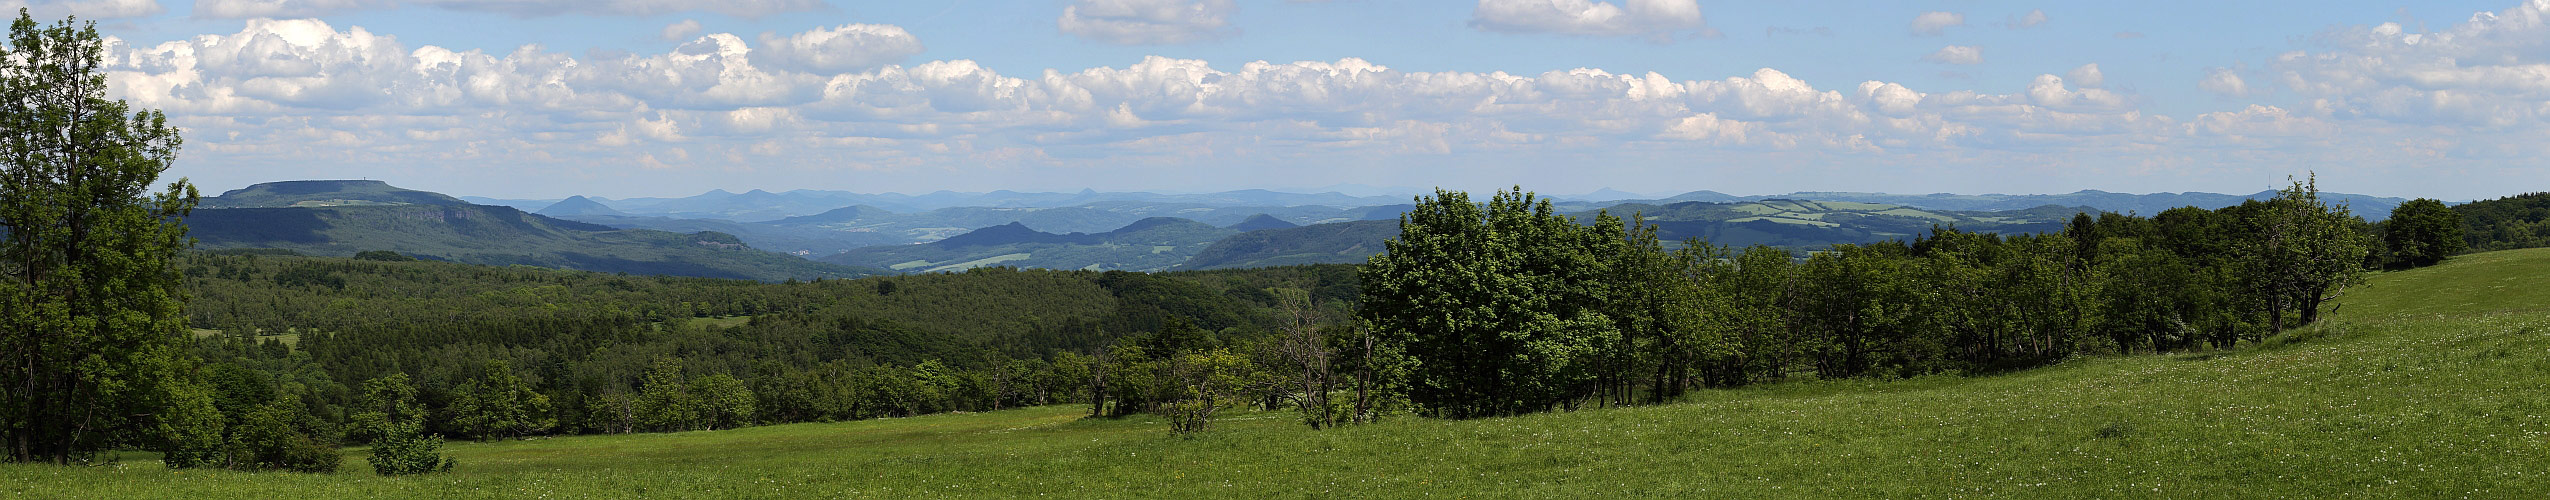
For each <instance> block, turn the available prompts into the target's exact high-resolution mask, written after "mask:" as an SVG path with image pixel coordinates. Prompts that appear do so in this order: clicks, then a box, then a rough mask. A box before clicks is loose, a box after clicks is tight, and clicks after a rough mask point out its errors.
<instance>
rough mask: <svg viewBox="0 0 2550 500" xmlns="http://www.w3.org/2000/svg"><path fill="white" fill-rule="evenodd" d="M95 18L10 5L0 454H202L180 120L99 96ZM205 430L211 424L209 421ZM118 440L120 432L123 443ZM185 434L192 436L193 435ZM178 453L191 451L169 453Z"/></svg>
mask: <svg viewBox="0 0 2550 500" xmlns="http://www.w3.org/2000/svg"><path fill="white" fill-rule="evenodd" d="M104 50H105V44H104V42H103V41H102V40H101V39H100V37H99V36H98V33H97V29H96V27H95V24H94V23H90V24H82V25H74V24H72V23H71V22H70V21H63V22H60V23H55V24H53V25H51V26H39V25H38V24H37V23H36V21H35V19H34V18H33V17H31V16H29V15H28V14H27V13H26V10H25V9H20V10H19V13H18V19H17V21H16V22H15V23H13V24H11V25H10V30H9V44H8V47H7V48H6V49H5V50H0V234H5V236H0V372H6V373H8V374H9V376H7V377H0V379H5V381H0V448H5V451H0V455H5V457H6V459H7V460H10V461H49V462H57V463H71V462H80V461H85V460H87V459H88V458H89V457H90V456H91V455H92V454H94V453H95V452H97V451H98V450H101V449H104V448H105V447H108V446H113V445H117V444H144V443H150V444H156V445H158V446H161V447H162V448H164V449H165V450H166V451H169V452H170V453H171V455H169V456H171V457H200V456H203V451H204V450H200V449H191V448H189V447H191V446H195V445H198V444H200V441H201V437H202V436H204V435H205V433H206V431H207V429H204V428H200V427H198V426H201V425H205V424H207V423H209V422H212V421H215V420H219V419H218V418H205V415H204V413H205V412H209V411H212V410H211V409H210V408H208V407H204V406H200V405H201V404H203V403H206V402H207V401H206V399H207V398H203V397H199V396H200V392H199V391H198V390H196V389H194V388H192V386H193V384H194V382H193V381H192V380H191V378H190V377H191V375H192V373H193V369H192V367H191V366H190V365H191V363H192V360H191V356H190V353H189V351H187V350H186V349H184V348H183V346H184V345H185V344H184V342H185V340H186V338H187V337H186V336H187V328H186V322H185V318H184V316H183V315H182V314H181V312H180V307H181V306H182V305H183V303H184V294H183V293H182V291H181V289H180V287H181V286H182V283H181V281H180V279H181V276H180V275H179V274H178V272H177V271H176V270H175V269H174V268H172V267H171V266H170V261H171V260H172V259H174V258H175V257H176V254H177V252H178V251H179V250H180V249H183V248H185V247H186V246H187V244H188V240H187V239H186V231H185V227H184V226H182V225H180V224H178V223H176V222H174V221H173V219H174V218H175V217H179V216H183V215H185V214H186V213H187V211H188V210H190V209H192V208H193V207H194V206H195V202H196V199H197V195H196V193H195V189H194V187H193V186H192V185H190V184H187V183H186V182H185V181H184V180H179V181H177V182H175V183H171V184H169V185H168V186H167V187H166V188H165V190H163V191H157V192H154V191H151V184H152V183H153V182H156V181H157V180H158V178H159V175H160V173H161V172H164V171H166V170H167V169H168V168H169V166H170V165H171V164H172V163H173V162H175V161H176V155H177V148H178V144H179V142H180V141H179V139H178V131H177V128H176V127H172V126H169V124H168V121H167V118H166V117H165V116H164V115H162V114H160V112H158V111H156V110H138V111H137V110H133V109H132V108H131V107H130V106H128V105H126V104H125V103H124V102H123V101H120V100H111V99H107V98H106V97H105V96H106V93H107V82H106V72H105V71H103V69H102V68H101V67H100V65H101V64H103V62H104ZM211 432H213V433H216V434H217V433H219V432H220V431H217V430H214V431H211ZM119 440H124V441H125V442H122V443H119V442H118V441H119ZM189 443H194V444H189ZM177 460H179V461H185V460H189V459H185V458H179V459H177Z"/></svg>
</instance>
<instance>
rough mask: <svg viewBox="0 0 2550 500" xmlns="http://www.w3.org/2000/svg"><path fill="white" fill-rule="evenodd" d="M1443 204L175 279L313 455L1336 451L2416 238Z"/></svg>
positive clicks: (2274, 292)
mask: <svg viewBox="0 0 2550 500" xmlns="http://www.w3.org/2000/svg"><path fill="white" fill-rule="evenodd" d="M1426 201H1427V203H1425V204H1422V205H1420V206H1418V209H1417V210H1415V211H1412V212H1410V215H1409V216H1407V218H1405V219H1403V221H1402V222H1401V227H1402V234H1401V235H1400V236H1399V237H1398V238H1394V239H1392V240H1391V241H1390V242H1389V243H1388V249H1387V251H1386V252H1384V253H1383V254H1381V255H1378V256H1376V257H1374V258H1373V260H1372V264H1370V265H1367V266H1345V265H1320V266H1295V267H1276V268H1258V269H1240V270H1216V271H1182V272H1171V273H1157V274H1147V273H1131V272H1092V271H1053V270H1030V269H1017V268H1009V267H985V268H976V269H972V270H968V271H964V272H957V273H936V274H916V275H904V276H893V277H875V278H865V279H856V280H816V281H806V282H796V281H791V282H785V283H758V282H749V281H738V280H719V279H705V278H681V277H663V276H630V275H617V274H603V273H593V272H580V271H562V270H552V269H542V268H532V267H523V266H514V267H487V266H477V265H467V264H457V263H447V262H430V261H416V260H412V259H407V258H405V257H403V256H401V255H399V254H396V253H391V252H365V253H362V254H361V255H359V256H357V257H356V258H352V259H344V258H326V257H305V256H299V255H293V254H291V253H290V252H281V251H256V250H227V251H209V252H197V253H191V254H188V255H187V256H186V257H184V258H183V259H181V260H180V261H178V262H177V267H178V268H179V270H180V272H181V273H182V274H183V275H184V276H185V283H186V286H187V289H188V290H189V291H190V292H191V293H192V295H193V296H194V301H193V303H192V304H190V305H189V307H188V308H187V309H186V311H187V313H186V314H187V318H188V320H189V322H190V324H192V325H193V326H194V327H195V328H198V330H197V332H198V333H197V334H198V336H199V337H200V340H199V341H198V343H197V347H196V349H195V351H196V352H197V354H198V355H200V356H201V357H202V359H203V360H204V361H205V363H206V365H207V366H208V368H207V370H206V373H207V374H209V375H210V379H211V381H212V385H213V386H214V388H215V389H216V390H215V392H216V394H217V395H219V397H218V398H216V402H217V403H218V404H217V406H219V407H220V408H221V409H222V410H223V414H225V415H234V416H238V415H255V414H258V412H259V409H260V408H267V407H272V406H275V405H278V404H284V405H291V406H293V407H294V408H295V409H296V410H297V413H296V415H297V416H294V417H291V418H286V419H285V420H290V421H296V422H299V423H298V424H295V425H296V426H297V427H295V428H296V429H298V430H297V432H299V433H300V434H301V435H304V436H306V439H308V440H310V441H311V442H314V443H345V444H356V443H366V442H374V441H373V440H378V439H382V438H384V437H386V436H394V435H401V434H399V433H391V432H384V431H382V430H381V429H383V428H384V426H385V425H386V424H384V422H391V423H396V422H406V423H407V424H408V425H413V426H415V427H416V428H417V429H416V431H417V433H420V434H424V435H444V436H452V437H458V438H471V439H502V438H509V437H520V436H527V435H539V434H574V433H620V432H640V431H665V430H688V429H715V428H728V427H735V426H743V425H757V424H768V423H784V422H804V421H833V420H848V419H864V418H876V417H894V416H909V415H918V414H926V413H936V412H945V411H983V410H992V409H1000V408H1007V407H1015V406H1022V405H1043V404H1055V403H1074V404H1088V405H1090V406H1089V408H1090V412H1091V413H1092V414H1093V415H1101V416H1122V415H1130V414H1135V413H1157V414H1161V415H1165V416H1168V417H1170V421H1171V422H1172V423H1173V427H1174V428H1175V429H1176V430H1179V431H1194V430H1202V429H1204V428H1206V427H1208V426H1209V425H1210V420H1211V417H1212V415H1213V413H1214V412H1215V411H1216V410H1218V409H1222V408H1228V407H1231V406H1236V405H1249V406H1256V407H1260V408H1268V409H1272V408H1291V409H1295V410H1298V411H1299V412H1300V413H1301V414H1302V418H1303V419H1304V421H1305V422H1306V423H1308V424H1310V425H1313V426H1331V425H1339V424H1346V423H1354V422H1368V421H1372V420H1374V419H1377V418H1383V417H1386V416H1387V415H1391V414H1402V413H1409V414H1420V415H1433V416H1444V417H1472V416H1488V415H1510V414H1516V413H1524V412H1532V411H1544V410H1550V409H1564V408H1578V407H1583V406H1587V405H1626V404H1641V403H1653V402H1663V401H1670V400H1673V399H1674V398H1676V397H1678V395H1679V394H1681V393H1682V392H1683V391H1686V390H1689V389H1691V388H1697V387H1732V386H1741V385H1747V384H1754V383H1761V382H1766V381H1778V380H1791V379H1799V378H1856V377H1880V378H1892V377H1908V376H1917V375H1924V374H1935V373H1989V372H1997V371H2004V370H2010V369H2016V368H2024V367H2030V366H2038V365H2043V364H2046V363H2052V362H2057V361H2060V360H2063V359H2067V358H2070V357H2073V356H2078V355H2083V354H2099V353H2127V352H2156V351H2184V350H2197V349H2220V348H2228V347H2231V346H2234V345H2237V344H2239V343H2243V342H2255V341H2258V340H2260V339H2263V338H2265V337H2267V336H2270V335H2273V334H2274V333H2275V332H2277V331H2280V330H2281V329H2284V328H2290V327H2292V326H2295V325H2300V324H2305V323H2309V322H2312V321H2314V320H2315V319H2316V316H2317V315H2318V314H2320V311H2321V307H2319V304H2320V303H2321V302H2322V301H2325V300H2328V299H2329V298H2330V297H2334V296H2336V295H2338V294H2342V293H2343V292H2344V290H2345V288H2346V286H2347V285H2349V284H2351V283H2352V282H2353V280H2355V279H2356V277H2357V276H2358V275H2359V272H2360V270H2362V269H2364V268H2366V267H2367V266H2368V265H2376V264H2380V263H2381V262H2380V259H2382V258H2384V257H2380V256H2381V255H2387V254H2388V252H2387V251H2384V250H2383V249H2384V248H2387V247H2388V246H2390V244H2387V243H2386V242H2385V240H2384V239H2382V238H2378V237H2376V232H2375V229H2376V227H2375V226H2372V225H2369V224H2367V223H2364V222H2363V221H2362V220H2361V219H2359V218H2356V217H2354V216H2353V215H2351V214H2349V213H2348V212H2346V211H2345V210H2344V209H2343V208H2342V207H2332V206H2329V205H2326V204H2324V203H2322V202H2319V201H2318V200H2317V198H2316V190H2313V189H2311V188H2310V186H2308V185H2306V184H2296V185H2295V186H2294V188H2293V189H2291V190H2288V191H2287V192H2286V193H2285V194H2284V195H2283V196H2280V197H2278V198H2275V199H2272V200H2267V201H2253V202H2250V203H2246V204H2242V205H2237V206H2232V207H2227V208H2223V209H2220V210H2203V209H2197V208H2192V207H2189V208H2181V209H2174V210H2169V211H2165V212H2163V213H2161V214H2158V215H2156V216H2153V217H2138V216H2131V215H2121V214H2098V215H2091V214H2081V215H2079V216H2077V217H2075V218H2074V219H2073V221H2072V222H2071V223H2070V224H2068V225H2067V226H2066V227H2065V228H2064V229H2063V230H2062V231H2060V232H2055V233H2048V234H2033V235H2027V234H2022V235H2006V236H2005V235H1998V234H1991V233H1975V232H1966V231H1961V230H1958V229H1955V228H1950V227H1935V228H1933V229H1932V231H1931V232H1929V233H1928V234H1924V235H1922V236H1920V237H1918V238H1914V239H1911V240H1909V241H1893V242H1885V243H1879V244H1871V245H1836V246H1833V247H1831V248H1829V249H1827V250H1823V251H1818V252H1813V253H1811V254H1810V255H1808V256H1805V257H1802V258H1801V257H1798V256H1796V255H1793V254H1792V253H1791V252H1789V251H1787V250H1782V249H1777V248H1773V247H1767V246H1754V247H1748V248H1744V249H1733V248H1727V247H1720V246H1714V245H1710V244H1708V243H1707V242H1705V241H1699V240H1693V241H1689V242H1685V244H1683V245H1680V248H1679V249H1676V250H1672V251H1668V250H1666V249H1665V246H1664V245H1663V243H1662V242H1660V241H1658V238H1657V236H1656V235H1657V233H1658V231H1657V229H1656V228H1655V226H1653V225H1651V224H1647V223H1645V222H1643V219H1642V218H1634V217H1633V218H1632V219H1630V220H1621V219H1618V218H1615V217H1612V216H1610V215H1609V214H1603V215H1600V216H1598V217H1597V218H1596V221H1595V223H1593V224H1582V223H1579V222H1578V220H1579V219H1578V218H1577V216H1574V215H1569V214H1563V213H1558V212H1555V211H1553V210H1552V209H1551V208H1550V207H1549V204H1548V203H1546V202H1545V201H1537V200H1534V199H1533V197H1531V196H1530V195H1527V194H1523V193H1521V192H1519V191H1515V192H1501V193H1498V194H1497V196H1496V198H1495V199H1493V200H1490V201H1489V202H1487V203H1484V204H1478V203H1472V202H1471V201H1469V199H1468V198H1467V197H1466V195H1463V194H1461V193H1457V192H1444V193H1439V194H1438V195H1437V196H1436V197H1433V198H1431V199H1428V200H1426ZM2411 206H2422V205H2418V204H2411ZM2408 219H2409V220H2414V219H2415V217H2410V218H2408ZM2401 234H2408V233H2406V232H2402V233H2401ZM2419 234H2423V233H2419ZM2428 237H2429V238H2436V237H2444V236H2442V235H2432V236H2428ZM2394 239H2396V238H2394ZM1482 277H1484V278H1486V281H1480V278H1482ZM382 394H391V395H392V396H382ZM399 394H407V396H396V395H399ZM401 404H412V405H413V406H414V408H413V409H412V410H401V409H400V405H401ZM398 414H405V415H407V416H405V417H393V416H391V415H398ZM277 418H282V417H277ZM245 423H246V422H244V421H243V422H240V424H245Z"/></svg>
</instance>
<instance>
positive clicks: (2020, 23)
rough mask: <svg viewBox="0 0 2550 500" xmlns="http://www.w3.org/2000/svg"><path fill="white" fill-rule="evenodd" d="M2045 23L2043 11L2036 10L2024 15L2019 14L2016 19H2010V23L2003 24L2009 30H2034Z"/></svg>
mask: <svg viewBox="0 0 2550 500" xmlns="http://www.w3.org/2000/svg"><path fill="white" fill-rule="evenodd" d="M2045 21H2046V19H2045V9H2036V10H2031V11H2028V13H2026V14H2020V15H2019V16H2018V17H2014V18H2011V19H2010V22H2008V23H2004V24H2005V25H2007V26H2009V27H2010V28H2011V29H2027V28H2034V27H2036V25H2039V24H2045Z"/></svg>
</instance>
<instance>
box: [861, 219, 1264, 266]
mask: <svg viewBox="0 0 2550 500" xmlns="http://www.w3.org/2000/svg"><path fill="white" fill-rule="evenodd" d="M1237 233H1238V231H1234V230H1231V229H1226V228H1219V227H1213V226H1211V225H1208V224H1205V223H1201V222H1196V221H1192V220H1186V219H1179V218H1174V217H1153V218H1148V219H1142V220H1138V221H1134V222H1133V223H1132V224H1127V225H1125V226H1124V227H1122V228H1118V229H1116V230H1114V231H1108V232H1104V233H1096V234H1088V233H1069V234H1054V233H1047V232H1042V231H1037V230H1035V229H1031V228H1028V227H1027V226H1026V225H1025V224H1021V223H1016V222H1012V223H1009V224H1003V225H998V226H992V227H986V228H982V229H978V230H974V231H972V232H968V233H965V234H960V235H956V236H951V237H948V238H947V239H942V240H938V241H933V242H929V243H922V244H916V245H892V246H875V247H867V248H860V249H854V250H851V251H848V252H842V253H840V254H835V255H832V256H829V257H824V258H823V259H821V260H822V261H824V262H830V263H835V264H843V265H852V266H863V267H882V268H886V269H892V270H896V271H903V272H916V273H917V272H943V271H961V270H965V269H971V268H976V267H983V266H1014V267H1034V268H1044V269H1086V270H1093V271H1105V270H1125V271H1162V270H1167V269H1169V268H1170V267H1173V266H1176V265H1178V264H1179V263H1182V262H1186V261H1187V259H1188V258H1190V257H1193V256H1195V254H1196V253H1197V252H1199V251H1202V250H1204V247H1205V246H1206V245H1210V244H1212V243H1213V242H1214V241H1218V240H1221V239H1222V238H1224V237H1227V236H1230V235H1233V234H1237Z"/></svg>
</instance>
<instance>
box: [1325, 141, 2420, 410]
mask: <svg viewBox="0 0 2550 500" xmlns="http://www.w3.org/2000/svg"><path fill="white" fill-rule="evenodd" d="M2315 184H2316V183H2315V182H2308V181H2304V182H2295V183H2294V184H2293V185H2292V186H2291V187H2289V188H2288V189H2285V190H2283V191H2282V192H2281V193H2280V194H2278V195H2277V196H2275V197H2274V198H2272V199H2268V200H2252V201H2249V202H2246V203H2243V204H2240V205H2236V206H2231V207H2226V208H2222V209H2219V210H2204V209H2199V208H2194V207H2184V208H2179V209H2172V210H2168V211H2164V212H2162V213H2159V214H2155V215H2153V216H2149V217H2145V216H2138V215H2128V214H2114V213H2103V214H2096V215H2092V214H2086V213H2084V214H2080V215H2079V216H2077V217H2075V218H2074V219H2073V220H2072V222H2071V223H2070V224H2068V225H2067V226H2066V227H2065V228H2064V229H2063V230H2062V231H2060V232H2054V233H2046V234H2011V235H2003V234H1990V233H1975V232H1966V231H1959V230H1957V229H1955V228H1952V227H1937V228H1934V229H1933V230H1932V231H1931V232H1929V233H1928V234H1924V235H1919V236H1916V237H1914V238H1910V239H1908V240H1898V241H1886V242H1880V243H1873V244H1864V245H1835V246H1832V247H1830V248H1826V249H1821V250H1817V251H1813V252H1811V253H1810V254H1809V255H1807V256H1805V257H1804V258H1797V257H1795V256H1793V255H1792V254H1791V253H1790V252H1789V251H1787V250H1784V249H1777V248H1770V247H1761V246H1755V247H1750V248H1744V249H1741V250H1738V249H1731V248H1725V247H1718V246H1712V245H1709V244H1708V243H1707V242H1705V241H1696V240H1695V241H1689V242H1685V244H1683V245H1681V246H1680V248H1678V249H1675V250H1671V251H1668V250H1666V249H1665V247H1664V245H1662V244H1661V243H1660V242H1659V241H1657V238H1656V236H1655V232H1656V230H1655V226H1654V225H1653V224H1648V223H1646V222H1645V221H1643V220H1642V219H1639V218H1637V217H1634V216H1633V217H1632V218H1631V219H1629V220H1625V221H1624V220H1622V219H1620V218H1617V217H1615V216H1613V215H1611V214H1609V213H1602V214H1599V215H1597V216H1595V217H1593V220H1592V221H1591V223H1590V224H1585V223H1581V221H1579V220H1576V219H1575V218H1572V217H1569V216H1566V215H1563V214H1559V213H1556V212H1554V211H1553V210H1552V208H1551V205H1550V203H1549V202H1548V201H1547V200H1540V199H1536V198H1535V197H1534V196H1533V195H1531V194H1527V193H1524V192H1521V191H1520V189H1519V188H1518V189H1516V190H1512V191H1500V192H1498V193H1496V195H1495V196H1493V197H1492V198H1490V199H1489V200H1487V201H1486V202H1485V203H1474V202H1472V201H1471V200H1470V199H1469V198H1468V196H1467V194H1465V193H1461V192H1457V191H1438V192H1437V193H1436V194H1435V195H1434V196H1432V197H1428V198H1423V199H1420V200H1419V203H1418V204H1417V206H1416V208H1415V209H1414V210H1411V211H1410V212H1408V214H1407V215H1405V216H1403V218H1402V219H1401V236H1400V237H1399V238H1396V239H1393V240H1391V241H1390V242H1389V243H1388V249H1387V251H1386V252H1384V253H1383V254H1381V255H1378V256H1375V257H1373V258H1372V260H1371V262H1370V263H1369V264H1367V265H1366V266H1364V267H1363V268H1362V281H1363V285H1364V289H1363V291H1364V294H1363V297H1362V299H1363V300H1362V302H1361V304H1360V306H1359V308H1358V309H1357V318H1358V319H1359V320H1361V326H1362V327H1364V328H1370V329H1372V330H1375V331H1376V333H1375V336H1376V337H1378V338H1379V339H1381V343H1382V344H1384V347H1382V348H1379V349H1377V350H1376V352H1384V353H1391V354H1393V355H1396V356H1398V357H1397V358H1395V359H1392V360H1389V362H1390V363H1391V364H1393V365H1395V367H1394V370H1395V371H1398V372H1402V373H1404V374H1405V375H1406V378H1405V379H1404V380H1403V381H1401V387H1404V389H1405V391H1406V395H1407V399H1408V400H1409V403H1410V404H1411V405H1412V407H1413V408H1414V409H1415V410H1416V411H1418V412H1420V413H1423V414H1426V415H1432V416H1439V417H1448V418H1470V417H1486V416H1503V415H1514V414H1520V413H1529V412H1537V411H1549V410H1555V409H1570V408H1576V407H1580V406H1585V405H1622V404H1634V403H1639V402H1659V401H1668V400H1671V399H1673V398H1675V397H1676V396H1679V395H1680V394H1682V393H1683V392H1685V391H1687V390H1689V389H1690V388H1693V387H1732V386H1741V385H1746V384H1753V383H1761V382H1766V381H1777V380H1787V379H1796V378H1846V377H1868V376H1876V377H1905V376H1916V375H1925V374H1938V373H1947V374H1974V373H1990V372H1997V371H2004V370H2011V369H2019V368H2026V367H2033V366H2040V365H2044V364H2048V363H2054V362H2059V361H2061V360H2064V359H2067V358H2070V357H2073V356H2077V355H2083V354H2103V353H2132V352H2172V351H2186V350H2195V349H2206V348H2211V349H2227V348H2231V347H2233V346H2234V345H2237V344H2239V343H2242V342H2254V341H2257V340H2259V339H2261V338H2264V337H2266V336H2270V335H2274V334H2276V333H2278V332H2281V331H2284V330H2287V329H2291V328H2294V327H2297V326H2299V325H2305V324H2309V323H2312V322H2314V321H2316V320H2318V319H2319V317H2320V316H2321V315H2322V314H2323V311H2324V310H2326V309H2327V308H2326V307H2324V306H2325V305H2326V304H2327V303H2328V301H2330V300H2332V299H2334V298H2336V297H2338V296H2340V295H2342V294H2344V293H2345V290H2346V289H2347V287H2349V286H2352V285H2355V284H2358V283H2360V282H2361V276H2362V273H2363V272H2364V271H2365V270H2366V269H2367V268H2369V267H2372V266H2379V265H2383V264H2386V263H2388V259H2395V258H2396V259H2402V260H2403V261H2405V262H2409V263H2410V264H2409V265H2415V264H2431V263H2432V262H2434V261H2437V260H2441V257H2440V255H2449V254H2450V253H2451V252H2455V251H2458V248H2457V247H2455V246H2454V245H2453V244H2455V243H2459V242H2460V241H2461V235H2460V234H2458V232H2456V231H2452V230H2451V229H2457V228H2458V227H2459V226H2458V222H2457V221H2449V222H2451V223H2449V224H2442V225H2440V226H2436V227H2429V226H2430V225H2427V224H2426V222H2429V221H2430V220H2431V219H2433V218H2434V217H2435V216H2434V215H2433V214H2432V213H2430V212H2431V211H2432V209H2440V208H2442V205H2441V204H2440V203H2436V202H2433V201H2432V200H2420V201H2419V202H2415V203H2410V204H2406V205H2403V206H2402V207H2401V210H2402V211H2401V212H2399V213H2395V214H2394V217H2393V219H2392V221H2391V223H2390V224H2391V226H2390V227H2392V228H2393V229H2392V230H2390V231H2389V232H2388V233H2387V235H2386V236H2387V238H2377V237H2376V236H2375V234H2376V233H2377V232H2378V230H2377V229H2376V227H2375V226H2374V225H2372V224H2369V223H2366V222H2364V221H2363V220H2362V219H2360V218H2358V217H2355V216H2354V215H2352V214H2351V213H2350V212H2349V211H2348V210H2347V209H2346V208H2345V207H2344V206H2332V205H2330V204H2328V203H2326V202H2323V201H2322V200H2321V199H2320V198H2319V196H2318V189H2317V188H2316V185H2315ZM2444 213H2447V214H2449V213H2450V211H2444Z"/></svg>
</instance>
